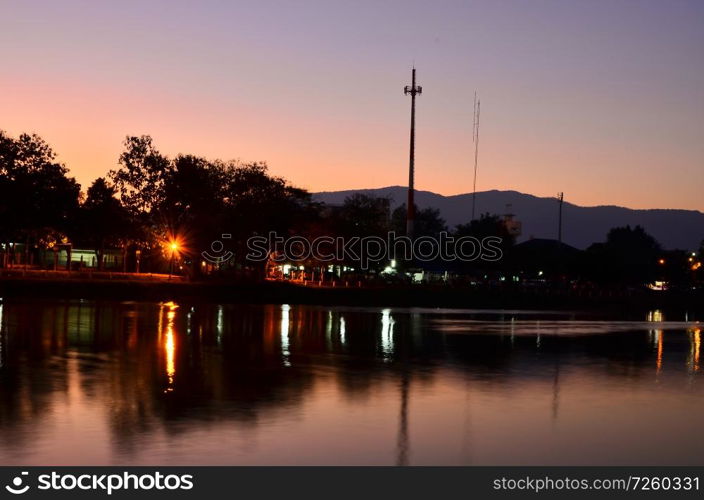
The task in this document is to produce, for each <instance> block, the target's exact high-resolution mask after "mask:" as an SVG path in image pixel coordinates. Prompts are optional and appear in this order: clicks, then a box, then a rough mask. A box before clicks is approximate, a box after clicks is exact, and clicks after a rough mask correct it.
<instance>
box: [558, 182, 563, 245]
mask: <svg viewBox="0 0 704 500" xmlns="http://www.w3.org/2000/svg"><path fill="white" fill-rule="evenodd" d="M564 197H565V193H557V202H558V203H559V204H560V208H559V211H558V216H557V241H558V242H559V243H560V246H562V202H563V199H564Z"/></svg>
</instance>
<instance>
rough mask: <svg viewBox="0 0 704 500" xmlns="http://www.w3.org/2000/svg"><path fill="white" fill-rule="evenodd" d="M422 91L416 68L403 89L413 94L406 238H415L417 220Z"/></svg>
mask: <svg viewBox="0 0 704 500" xmlns="http://www.w3.org/2000/svg"><path fill="white" fill-rule="evenodd" d="M422 91H423V88H422V87H421V86H420V85H416V68H415V67H414V68H413V76H412V77H411V85H410V86H408V85H406V86H405V87H404V89H403V93H404V94H406V95H408V94H411V151H410V155H409V160H408V202H407V205H406V207H407V210H408V211H407V213H406V236H408V237H409V238H413V224H414V222H415V218H416V206H415V201H414V195H415V192H414V186H413V176H414V173H415V172H414V169H415V155H416V151H415V150H416V94H420V93H422Z"/></svg>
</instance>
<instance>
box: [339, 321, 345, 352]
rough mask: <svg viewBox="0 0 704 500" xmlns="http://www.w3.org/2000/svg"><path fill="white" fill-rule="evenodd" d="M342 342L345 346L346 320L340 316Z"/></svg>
mask: <svg viewBox="0 0 704 500" xmlns="http://www.w3.org/2000/svg"><path fill="white" fill-rule="evenodd" d="M340 342H341V343H342V345H343V346H344V345H345V318H344V317H343V316H340Z"/></svg>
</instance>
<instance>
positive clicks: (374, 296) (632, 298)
mask: <svg viewBox="0 0 704 500" xmlns="http://www.w3.org/2000/svg"><path fill="white" fill-rule="evenodd" d="M121 274H122V273H92V274H91V275H90V276H89V275H88V274H85V273H84V274H81V273H70V275H69V273H58V274H57V273H54V272H36V271H34V272H33V271H27V272H24V273H23V272H22V271H20V270H17V271H16V272H14V273H7V272H4V273H2V274H0V298H2V299H5V298H28V297H31V298H37V299H56V298H66V299H85V300H124V301H133V300H134V301H139V300H143V301H155V302H159V301H171V300H173V301H188V302H217V303H252V304H261V303H277V304H306V305H321V306H372V307H430V308H440V309H453V308H461V309H496V310H502V309H517V308H522V309H532V310H537V311H541V310H542V311H548V310H558V311H564V312H569V311H575V312H580V311H583V312H589V313H596V314H599V315H604V316H611V317H613V316H614V315H616V316H618V317H628V318H633V319H644V318H645V315H646V313H648V312H649V311H653V310H661V311H666V312H667V313H668V314H666V316H667V317H668V318H672V319H673V320H680V318H682V319H684V317H685V314H687V317H688V318H689V320H690V321H699V320H702V319H704V294H702V293H701V292H682V291H676V290H671V291H652V290H642V289H625V288H622V289H604V288H598V289H596V288H595V289H570V288H564V287H558V286H552V287H542V288H532V289H526V288H518V287H492V286H476V287H468V286H464V287H461V286H450V285H446V284H417V285H411V286H409V285H398V286H388V285H386V286H372V285H368V284H363V283H359V282H358V283H347V284H346V285H344V286H343V285H340V284H337V286H331V285H324V284H323V285H321V284H320V283H317V282H298V283H296V282H290V281H270V280H266V281H259V280H247V279H241V280H207V281H205V280H204V281H186V280H183V279H181V278H180V277H173V276H172V277H171V278H169V277H168V275H148V274H144V275H134V274H131V273H127V275H121Z"/></svg>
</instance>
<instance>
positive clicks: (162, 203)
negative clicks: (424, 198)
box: [0, 131, 704, 308]
mask: <svg viewBox="0 0 704 500" xmlns="http://www.w3.org/2000/svg"><path fill="white" fill-rule="evenodd" d="M123 147H124V149H123V151H122V153H121V155H120V157H119V159H118V165H117V168H116V169H114V170H110V171H109V172H107V173H106V175H105V177H98V178H97V179H96V180H95V181H94V182H93V183H92V184H91V185H90V186H89V187H88V189H87V190H83V189H82V187H81V186H80V185H79V184H78V183H77V182H76V180H75V178H73V177H71V176H70V171H69V169H68V167H67V166H65V165H63V164H61V163H59V162H57V161H56V153H55V152H54V151H53V150H52V148H51V147H50V146H49V144H48V143H46V142H45V141H44V140H43V139H42V138H41V137H39V136H37V135H29V134H21V135H20V136H19V137H17V138H13V137H11V136H9V135H7V134H6V133H4V132H2V131H0V221H2V224H0V276H5V277H6V278H7V283H6V284H5V285H3V286H4V287H5V288H7V287H9V289H10V290H15V289H20V288H22V286H23V285H22V283H36V287H37V290H36V291H33V292H31V293H34V294H42V293H47V292H46V290H49V289H52V290H53V289H55V288H56V289H57V290H59V291H56V292H52V293H56V294H59V295H60V294H62V293H70V294H72V295H74V296H76V295H78V296H81V294H85V296H87V297H90V296H100V295H101V294H105V295H106V296H110V295H113V294H116V295H120V294H121V293H122V292H121V291H120V290H124V289H130V288H134V293H136V294H144V295H147V296H148V295H150V294H152V295H155V296H158V298H161V297H162V296H164V295H168V294H167V293H166V292H162V291H160V290H161V288H171V289H173V290H176V291H178V293H184V294H192V293H194V291H195V290H199V289H200V290H201V292H198V293H204V294H206V295H208V294H211V295H213V296H216V297H224V298H225V300H228V297H229V296H230V295H231V291H232V289H233V288H232V287H235V288H236V289H238V290H241V292H239V293H242V295H243V297H242V298H238V299H237V300H246V298H247V297H248V296H252V297H253V300H254V299H256V300H258V301H272V302H280V301H284V302H295V301H298V300H301V301H306V302H312V301H313V300H316V301H319V302H320V303H323V304H324V303H330V302H340V303H342V302H343V300H349V301H351V303H353V304H359V303H362V304H363V303H374V304H382V305H385V304H389V305H393V304H410V305H416V304H427V305H431V306H452V307H456V306H458V305H459V306H461V307H465V306H467V305H471V306H472V307H475V306H476V307H484V306H485V305H489V306H490V307H508V306H509V304H513V303H518V304H523V303H525V304H534V305H535V306H539V307H544V306H545V304H549V308H552V307H553V305H555V306H557V305H559V304H562V303H565V304H567V306H568V307H573V304H574V303H576V304H577V305H579V304H581V303H592V302H596V303H599V302H601V301H606V302H607V303H611V302H614V300H615V299H614V297H622V296H624V297H630V298H637V299H638V300H643V301H644V305H645V306H646V307H650V304H652V303H654V302H657V301H658V300H662V298H663V297H673V296H677V297H684V298H685V299H682V300H683V301H684V302H686V303H689V301H690V300H691V301H693V303H695V302H696V299H694V298H692V297H697V296H701V294H702V293H704V266H702V261H704V242H703V243H702V245H700V247H699V248H686V249H666V248H663V247H662V246H661V244H660V243H659V242H658V241H657V240H656V239H655V238H654V237H653V236H652V235H650V234H648V233H647V232H646V231H645V230H644V229H643V227H641V226H639V225H636V226H634V227H631V226H630V225H626V226H625V227H614V228H612V229H611V230H609V231H608V233H607V234H606V235H605V238H604V241H598V242H594V243H593V244H592V245H590V246H589V247H588V248H587V249H585V250H580V249H577V248H574V247H571V246H569V245H567V244H565V243H564V242H563V241H562V219H561V218H558V220H559V224H558V225H556V229H558V238H557V239H546V238H532V237H531V236H529V237H528V239H527V240H526V241H521V242H518V238H519V237H521V236H522V234H523V232H522V226H521V223H520V220H518V219H514V214H511V213H508V214H504V215H499V214H491V213H480V214H478V217H475V216H474V214H472V216H471V219H470V218H469V216H468V220H467V221H466V223H462V224H457V225H455V226H454V227H448V225H447V223H446V221H445V220H444V219H443V218H442V216H441V213H440V211H439V210H438V209H435V208H432V207H425V208H420V207H417V206H415V205H413V208H411V207H408V208H410V210H407V209H406V205H405V204H401V205H399V206H396V207H395V208H394V205H393V203H392V201H393V200H391V199H390V198H375V197H371V196H367V195H364V194H362V193H356V194H354V195H351V196H349V197H347V198H346V199H345V200H344V202H343V203H342V204H341V205H334V204H325V203H322V202H317V201H315V200H313V199H312V196H311V194H310V193H309V192H308V191H306V190H305V189H303V188H299V187H296V186H293V185H292V184H291V183H290V182H289V181H287V180H286V179H284V178H281V177H277V176H275V175H272V174H271V173H270V172H269V170H268V167H267V165H266V163H263V162H242V161H239V160H230V161H223V160H209V159H206V158H202V157H199V156H195V155H189V154H179V155H177V156H175V157H168V156H165V155H163V154H161V153H160V152H159V151H158V149H157V148H156V147H155V145H154V143H153V141H152V138H151V137H150V136H148V135H144V136H139V137H136V136H128V137H127V138H126V139H125V141H124V143H123ZM560 203H562V201H560ZM558 207H561V205H557V204H556V206H555V208H556V209H558ZM560 213H561V212H560ZM553 215H557V214H553ZM546 217H547V216H546ZM409 222H412V224H409ZM556 223H557V221H556ZM570 224H571V225H572V226H571V227H574V224H575V222H574V221H571V222H570ZM700 230H701V228H697V227H693V228H692V232H693V234H695V235H696V234H698V231H700ZM265 235H266V236H265ZM253 243H256V245H253ZM253 251H254V252H253ZM164 277H167V279H166V281H167V283H166V284H164ZM19 278H22V281H21V282H20V281H17V280H18V279H19ZM271 280H278V281H283V282H287V283H279V284H273V283H271ZM57 283H64V284H63V285H57ZM333 283H335V286H333ZM98 284H99V285H100V286H103V287H105V288H106V290H104V291H101V290H100V289H99V286H96V285H98ZM316 284H317V287H316V286H315V285H316ZM302 285H306V286H302ZM307 285H311V286H307ZM62 287H63V288H62ZM314 288H315V289H316V290H317V291H311V290H313V289H314ZM84 289H85V291H82V290H84ZM341 289H344V290H345V291H340V290H341ZM665 290H668V291H669V292H668V293H667V294H663V293H662V292H664V291H665ZM64 291H65V292H64ZM653 292H654V293H653ZM536 297H537V298H536ZM565 297H566V298H565ZM130 298H137V296H135V297H130ZM629 300H631V299H629ZM634 300H635V299H634ZM673 303H675V304H676V303H677V302H676V301H675V302H673Z"/></svg>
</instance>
